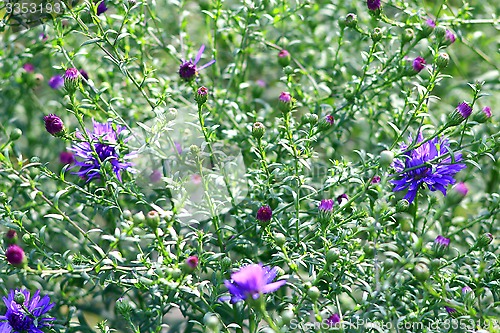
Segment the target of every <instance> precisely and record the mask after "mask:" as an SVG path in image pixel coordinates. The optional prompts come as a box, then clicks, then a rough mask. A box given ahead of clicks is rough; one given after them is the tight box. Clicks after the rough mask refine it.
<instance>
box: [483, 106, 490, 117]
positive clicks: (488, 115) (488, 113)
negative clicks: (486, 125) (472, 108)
mask: <svg viewBox="0 0 500 333" xmlns="http://www.w3.org/2000/svg"><path fill="white" fill-rule="evenodd" d="M483 113H484V114H485V115H486V117H488V118H491V108H490V107H489V106H485V107H484V108H483Z"/></svg>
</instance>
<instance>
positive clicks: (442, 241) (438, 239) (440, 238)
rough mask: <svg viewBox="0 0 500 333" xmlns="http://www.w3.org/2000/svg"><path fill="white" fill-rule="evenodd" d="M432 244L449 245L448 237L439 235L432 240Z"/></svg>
mask: <svg viewBox="0 0 500 333" xmlns="http://www.w3.org/2000/svg"><path fill="white" fill-rule="evenodd" d="M434 244H435V245H436V246H441V247H448V246H449V245H450V239H449V238H446V237H443V236H441V235H439V236H437V237H436V239H435V240H434Z"/></svg>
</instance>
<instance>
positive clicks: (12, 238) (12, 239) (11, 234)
mask: <svg viewBox="0 0 500 333" xmlns="http://www.w3.org/2000/svg"><path fill="white" fill-rule="evenodd" d="M4 240H5V242H6V243H7V244H9V245H10V244H15V243H16V242H17V232H16V231H15V230H14V229H9V230H7V232H6V233H5V236H4Z"/></svg>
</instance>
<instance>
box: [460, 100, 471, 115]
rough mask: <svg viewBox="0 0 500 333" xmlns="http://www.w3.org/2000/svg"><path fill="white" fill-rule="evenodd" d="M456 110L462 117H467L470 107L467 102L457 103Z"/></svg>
mask: <svg viewBox="0 0 500 333" xmlns="http://www.w3.org/2000/svg"><path fill="white" fill-rule="evenodd" d="M457 110H458V112H459V113H460V114H461V115H462V117H464V119H467V118H468V117H469V116H470V114H471V113H472V108H471V107H470V105H469V104H468V103H467V102H462V103H460V104H458V106H457Z"/></svg>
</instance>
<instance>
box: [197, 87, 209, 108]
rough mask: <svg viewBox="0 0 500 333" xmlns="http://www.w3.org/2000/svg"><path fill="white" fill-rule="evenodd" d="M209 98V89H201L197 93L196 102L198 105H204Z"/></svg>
mask: <svg viewBox="0 0 500 333" xmlns="http://www.w3.org/2000/svg"><path fill="white" fill-rule="evenodd" d="M207 98H208V89H207V87H199V88H198V90H197V91H196V96H195V98H194V99H195V100H196V102H197V103H198V105H203V104H205V102H206V101H207Z"/></svg>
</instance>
